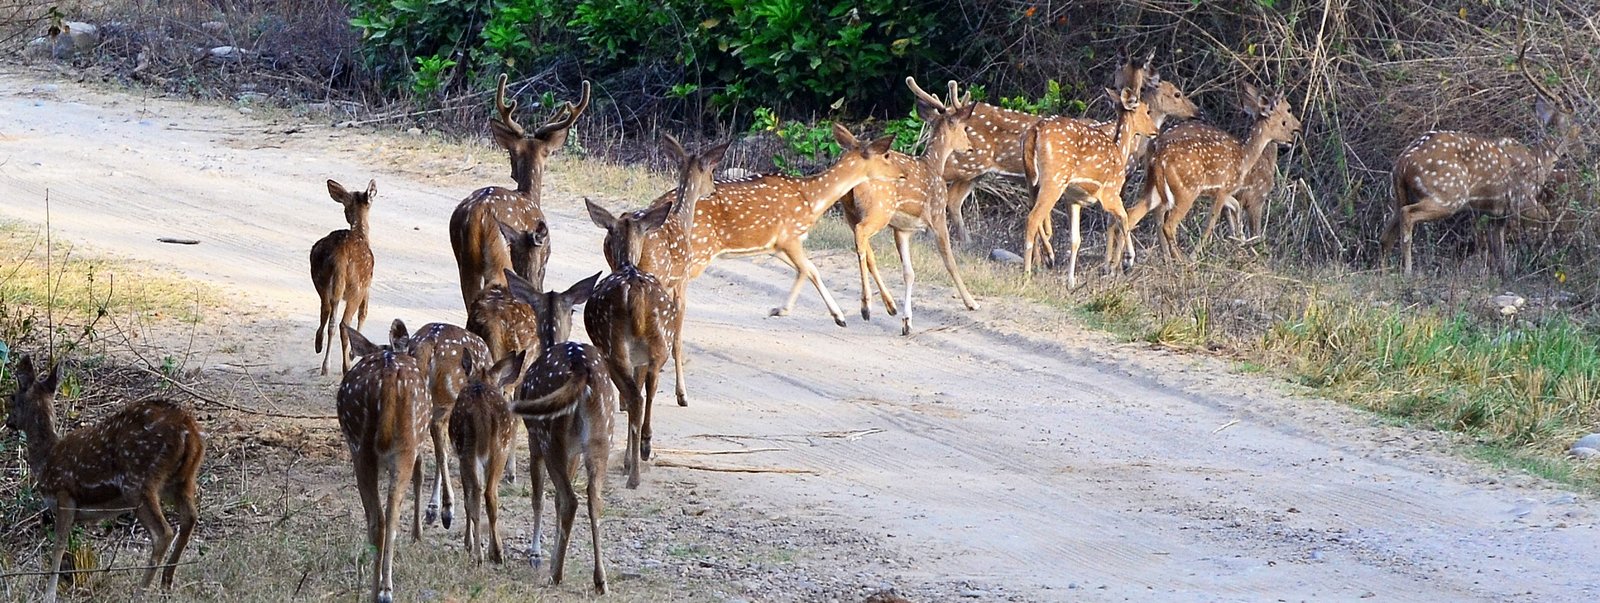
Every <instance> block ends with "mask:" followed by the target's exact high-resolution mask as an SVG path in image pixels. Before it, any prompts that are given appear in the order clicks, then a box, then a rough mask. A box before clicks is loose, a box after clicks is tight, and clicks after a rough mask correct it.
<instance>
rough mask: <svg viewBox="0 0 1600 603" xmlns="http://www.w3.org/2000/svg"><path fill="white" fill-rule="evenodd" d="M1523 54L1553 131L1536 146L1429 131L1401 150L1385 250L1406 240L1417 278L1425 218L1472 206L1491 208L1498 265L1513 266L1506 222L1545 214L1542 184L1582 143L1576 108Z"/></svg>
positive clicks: (1542, 115) (1503, 269)
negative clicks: (1415, 236) (1415, 240)
mask: <svg viewBox="0 0 1600 603" xmlns="http://www.w3.org/2000/svg"><path fill="white" fill-rule="evenodd" d="M1527 52H1528V46H1527V44H1524V45H1523V46H1522V50H1521V52H1519V53H1518V54H1517V64H1518V65H1519V66H1521V71H1522V76H1523V77H1524V78H1526V79H1527V80H1528V85H1529V87H1530V88H1532V89H1533V91H1534V92H1535V93H1537V94H1538V97H1537V98H1536V100H1535V101H1534V105H1533V110H1534V114H1535V115H1536V116H1537V117H1538V118H1539V122H1540V123H1541V124H1542V125H1543V126H1544V129H1545V131H1546V133H1547V134H1546V136H1545V137H1544V138H1543V139H1542V140H1540V141H1539V143H1538V145H1537V146H1535V147H1533V148H1529V147H1528V146H1527V145H1524V144H1522V143H1521V142H1518V141H1516V140H1514V139H1511V138H1489V137H1486V136H1479V135H1477V134H1469V133H1466V132H1438V131H1435V132H1428V133H1427V134H1423V135H1422V138H1419V139H1417V141H1416V142H1413V143H1411V146H1408V147H1406V149H1405V150H1404V151H1401V153H1400V157H1399V158H1397V159H1395V162H1394V205H1393V207H1392V209H1391V212H1390V216H1389V223H1388V225H1387V226H1385V227H1384V229H1383V240H1382V254H1383V255H1388V254H1389V251H1390V250H1391V249H1393V248H1394V245H1395V243H1396V242H1399V244H1400V253H1401V258H1402V263H1403V264H1404V266H1405V275H1406V276H1411V231H1412V229H1414V228H1416V226H1417V224H1418V223H1421V222H1431V221H1434V220H1439V219H1442V218H1446V217H1449V216H1451V215H1453V214H1455V213H1456V212H1458V211H1461V210H1462V209H1464V208H1467V207H1471V208H1473V209H1475V210H1478V211H1480V212H1483V213H1486V214H1488V215H1489V216H1490V217H1491V218H1493V219H1492V220H1490V221H1489V229H1490V235H1489V254H1490V259H1491V263H1493V265H1494V269H1496V270H1498V271H1499V272H1500V274H1501V275H1505V274H1506V273H1507V271H1508V268H1507V266H1506V259H1505V231H1506V222H1507V220H1508V218H1510V217H1512V216H1521V215H1525V214H1527V215H1539V214H1542V213H1543V208H1542V207H1540V206H1539V204H1538V197H1539V191H1540V188H1541V187H1543V186H1544V183H1545V181H1546V180H1548V179H1549V178H1550V174H1551V172H1553V171H1554V170H1555V166H1556V162H1557V161H1559V160H1560V159H1561V157H1562V156H1563V155H1566V153H1567V150H1568V149H1570V148H1572V147H1573V146H1574V145H1576V144H1577V143H1578V136H1579V133H1578V126H1577V124H1575V123H1573V122H1572V106H1571V105H1570V104H1569V103H1568V102H1567V101H1566V100H1563V99H1562V98H1561V97H1558V96H1557V95H1556V94H1554V93H1552V92H1551V91H1550V90H1549V89H1547V88H1545V87H1544V86H1543V85H1542V84H1540V83H1539V81H1538V80H1537V79H1535V78H1534V77H1533V76H1532V75H1529V73H1528V68H1527V66H1526V64H1524V63H1523V56H1524V55H1526V54H1527Z"/></svg>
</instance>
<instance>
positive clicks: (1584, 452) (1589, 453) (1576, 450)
mask: <svg viewBox="0 0 1600 603" xmlns="http://www.w3.org/2000/svg"><path fill="white" fill-rule="evenodd" d="M1567 454H1570V455H1572V456H1573V457H1575V458H1579V459H1583V460H1588V459H1592V458H1595V457H1597V456H1600V448H1589V447H1586V446H1574V447H1573V448H1572V450H1568V451H1567Z"/></svg>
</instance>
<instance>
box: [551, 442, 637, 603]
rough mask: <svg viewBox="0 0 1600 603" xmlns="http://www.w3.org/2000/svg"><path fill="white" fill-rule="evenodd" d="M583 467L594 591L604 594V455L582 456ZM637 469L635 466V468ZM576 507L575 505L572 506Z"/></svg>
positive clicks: (569, 519)
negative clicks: (602, 520)
mask: <svg viewBox="0 0 1600 603" xmlns="http://www.w3.org/2000/svg"><path fill="white" fill-rule="evenodd" d="M583 460H584V467H585V468H586V469H588V473H589V475H588V477H589V483H588V485H587V488H588V495H589V539H590V543H591V545H592V546H593V547H594V591H595V592H596V593H598V594H602V595H603V594H606V566H605V563H604V562H602V561H601V554H600V512H601V510H602V508H604V507H605V499H604V498H601V495H600V488H601V486H603V485H604V484H605V480H606V459H605V455H604V454H599V455H595V454H586V455H584V459H583ZM635 468H637V466H635ZM574 502H576V501H574ZM574 506H576V505H574ZM571 517H572V516H571V515H570V514H569V515H568V516H567V518H568V519H567V533H568V534H569V535H570V534H571V530H572V520H571Z"/></svg>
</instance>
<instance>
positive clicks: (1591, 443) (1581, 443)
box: [1572, 433, 1600, 449]
mask: <svg viewBox="0 0 1600 603" xmlns="http://www.w3.org/2000/svg"><path fill="white" fill-rule="evenodd" d="M1572 447H1573V448H1597V449H1600V433H1591V434H1589V435H1586V436H1583V437H1581V438H1578V441H1577V442H1576V443H1574V444H1573V445H1572Z"/></svg>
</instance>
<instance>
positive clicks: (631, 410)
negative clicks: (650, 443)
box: [606, 357, 644, 490]
mask: <svg viewBox="0 0 1600 603" xmlns="http://www.w3.org/2000/svg"><path fill="white" fill-rule="evenodd" d="M626 362H627V358H625V357H623V358H618V359H617V361H613V362H607V363H606V368H607V369H609V370H610V373H611V382H612V383H615V384H616V386H617V393H618V394H620V395H619V396H618V397H619V398H620V399H621V402H622V405H623V407H624V408H623V410H624V411H626V412H627V413H628V447H627V449H625V450H623V451H622V469H623V471H626V472H627V473H628V489H630V490H631V489H634V488H638V487H639V456H640V453H639V437H640V435H641V429H642V426H641V423H643V422H644V400H643V398H642V397H641V396H640V395H639V380H638V379H637V373H635V372H634V369H633V367H630V366H626V365H625V364H623V363H626Z"/></svg>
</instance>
